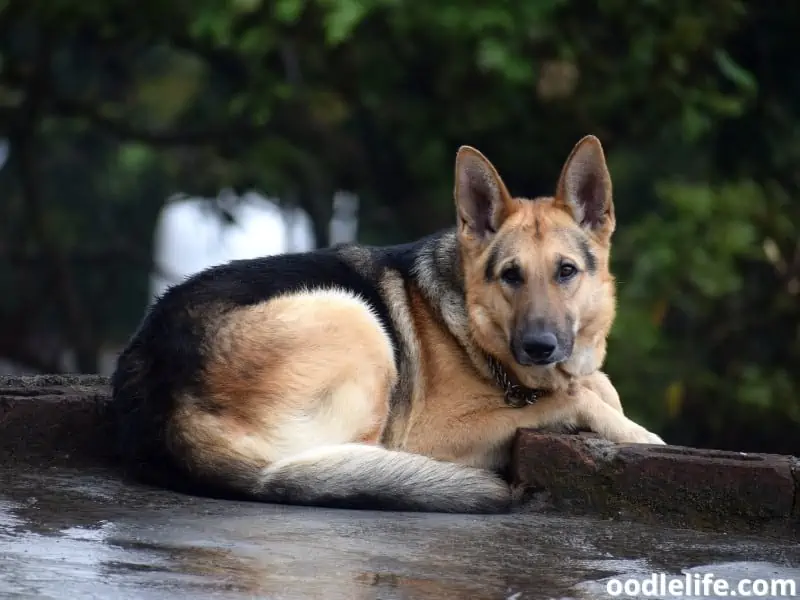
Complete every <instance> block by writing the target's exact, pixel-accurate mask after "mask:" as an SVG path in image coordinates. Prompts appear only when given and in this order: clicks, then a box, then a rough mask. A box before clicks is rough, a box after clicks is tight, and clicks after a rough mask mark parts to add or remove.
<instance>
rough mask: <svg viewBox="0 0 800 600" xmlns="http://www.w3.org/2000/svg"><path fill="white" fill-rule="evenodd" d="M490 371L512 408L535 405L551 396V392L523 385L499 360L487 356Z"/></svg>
mask: <svg viewBox="0 0 800 600" xmlns="http://www.w3.org/2000/svg"><path fill="white" fill-rule="evenodd" d="M487 360H488V363H489V371H491V373H492V378H493V379H494V381H495V383H496V384H497V385H498V386H500V388H501V389H502V390H503V396H504V398H505V401H506V404H507V405H508V406H510V407H512V408H522V407H523V406H526V405H530V404H535V403H536V401H537V400H539V398H542V397H543V396H546V395H547V394H549V393H550V392H549V390H545V389H534V388H529V387H526V386H524V385H522V384H521V383H520V382H519V381H518V380H517V378H516V377H514V376H513V375H512V374H511V373H509V372H508V371H507V370H506V368H505V367H504V366H503V365H502V364H501V363H500V361H499V360H497V359H496V358H494V357H493V356H487Z"/></svg>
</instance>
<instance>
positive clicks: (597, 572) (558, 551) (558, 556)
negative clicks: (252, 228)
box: [0, 466, 800, 600]
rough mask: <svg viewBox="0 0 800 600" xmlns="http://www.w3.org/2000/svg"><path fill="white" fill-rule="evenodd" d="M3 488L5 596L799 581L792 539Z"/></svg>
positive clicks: (35, 480)
mask: <svg viewBox="0 0 800 600" xmlns="http://www.w3.org/2000/svg"><path fill="white" fill-rule="evenodd" d="M0 484H1V485H2V487H1V488H0V597H1V598H58V599H63V598H89V597H93V598H114V599H117V598H137V599H147V600H149V599H156V598H157V599H171V598H176V599H177V598H181V599H182V598H190V597H197V598H232V599H235V598H254V597H255V598H276V599H294V598H320V599H324V600H339V599H342V600H361V599H364V600H367V599H373V598H374V599H377V598H380V599H381V600H390V599H395V598H398V599H400V598H403V599H406V598H409V599H411V598H413V599H444V598H448V599H449V598H454V599H459V598H464V599H474V600H484V599H486V600H488V599H492V600H494V599H498V600H501V599H509V600H525V599H529V598H609V597H610V596H608V594H607V593H606V588H605V581H606V580H607V579H608V578H610V577H620V578H626V577H635V576H640V577H641V576H647V575H649V574H650V573H651V572H654V571H655V572H666V573H670V574H680V573H681V572H682V571H683V570H685V569H691V570H693V571H697V572H700V573H702V572H707V571H710V572H712V573H714V574H715V575H717V576H720V577H726V578H728V579H729V580H731V581H733V580H736V579H738V578H741V577H750V578H755V577H765V578H768V577H784V578H786V577H793V578H795V579H796V580H797V581H798V584H800V546H798V544H793V543H792V542H791V541H786V540H783V541H780V540H770V539H759V538H752V537H734V536H726V535H723V534H709V533H698V532H691V531H681V530H674V529H659V528H653V527H648V526H641V525H636V524H630V523H619V522H612V521H597V520H592V519H588V518H561V517H553V516H539V515H530V514H525V515H503V516H461V515H452V516H449V515H425V514H408V513H405V514H397V513H372V512H351V511H341V510H323V509H309V508H299V507H283V506H273V505H265V504H257V503H243V502H226V501H218V500H209V499H204V498H193V497H188V496H183V495H179V494H174V493H171V492H162V491H159V490H153V489H152V488H146V487H141V486H136V485H131V484H129V483H123V482H121V481H120V480H119V479H117V478H115V477H114V476H113V474H110V473H107V472H104V471H102V470H95V471H87V470H80V471H79V470H71V469H65V468H58V469H37V468H21V467H19V466H17V467H0ZM709 565H710V566H709ZM798 592H800V585H798Z"/></svg>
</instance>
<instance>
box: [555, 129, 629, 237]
mask: <svg viewBox="0 0 800 600" xmlns="http://www.w3.org/2000/svg"><path fill="white" fill-rule="evenodd" d="M556 204H557V205H560V206H562V207H563V208H565V209H566V210H567V212H569V213H570V214H571V215H572V217H573V218H574V219H575V220H576V221H577V222H578V223H579V224H580V225H581V226H582V227H585V228H587V229H589V230H590V231H592V232H593V233H595V234H598V235H600V236H610V235H611V233H613V231H614V226H615V219H614V202H613V200H612V197H611V175H610V174H609V172H608V167H607V166H606V157H605V154H604V153H603V146H602V145H601V144H600V140H598V139H597V138H596V137H595V136H593V135H587V136H586V137H584V138H583V139H582V140H581V141H579V142H578V143H577V144H576V145H575V147H574V148H573V149H572V152H571V153H570V155H569V157H568V158H567V161H566V163H564V168H563V169H562V170H561V177H559V179H558V186H557V187H556Z"/></svg>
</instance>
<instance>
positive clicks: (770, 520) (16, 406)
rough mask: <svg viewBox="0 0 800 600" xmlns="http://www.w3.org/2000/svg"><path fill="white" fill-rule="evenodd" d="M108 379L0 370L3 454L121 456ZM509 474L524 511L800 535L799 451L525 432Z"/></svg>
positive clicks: (60, 459) (88, 460) (52, 459)
mask: <svg viewBox="0 0 800 600" xmlns="http://www.w3.org/2000/svg"><path fill="white" fill-rule="evenodd" d="M109 392H110V387H109V381H108V378H105V377H101V376H95V375H88V376H87V375H39V376H32V377H8V376H0V459H1V460H3V461H4V462H6V463H9V462H18V463H39V464H48V465H54V466H56V465H63V464H74V465H98V464H102V465H109V464H113V449H114V435H113V432H112V428H111V426H110V420H111V419H110V415H109V412H108V410H107V409H108V398H109ZM512 455H513V456H512V469H511V477H512V480H513V482H514V484H515V486H516V488H517V492H518V494H519V495H520V496H521V497H522V498H523V499H524V504H523V507H522V509H521V510H522V511H523V512H534V511H535V512H554V513H561V514H586V515H596V516H601V517H604V518H615V519H623V520H636V521H644V522H653V523H658V524H671V525H675V526H678V527H691V528H694V529H708V530H716V531H724V532H734V531H736V532H752V533H759V534H767V535H779V536H785V535H787V534H788V535H790V536H800V459H798V458H796V457H792V456H781V455H770V454H752V453H741V452H724V451H718V450H704V449H698V448H686V447H680V446H646V445H636V444H631V445H620V444H613V443H611V442H608V441H606V440H602V439H600V438H598V437H597V436H593V435H587V434H581V435H562V434H551V433H543V432H537V431H534V430H521V431H520V432H519V434H518V435H517V438H516V440H515V442H514V445H513V450H512Z"/></svg>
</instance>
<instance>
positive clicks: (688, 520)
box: [512, 430, 800, 536]
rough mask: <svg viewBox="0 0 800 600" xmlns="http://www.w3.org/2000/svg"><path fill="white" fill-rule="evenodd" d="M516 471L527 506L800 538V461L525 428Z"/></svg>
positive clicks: (516, 451) (517, 450) (519, 440)
mask: <svg viewBox="0 0 800 600" xmlns="http://www.w3.org/2000/svg"><path fill="white" fill-rule="evenodd" d="M513 453H514V456H513V469H512V472H513V476H514V479H515V483H516V484H517V485H518V486H519V487H520V488H521V490H522V493H523V494H524V496H525V498H526V500H527V502H526V507H527V509H528V510H537V511H558V512H571V513H592V514H599V515H601V516H604V517H608V518H623V519H634V520H637V521H650V522H653V523H656V522H657V523H660V524H664V523H669V524H673V525H676V526H686V527H691V528H695V529H714V530H720V531H738V532H753V533H767V534H778V535H784V534H788V535H796V536H800V514H799V513H798V501H799V500H800V460H798V459H797V458H794V457H791V456H781V455H775V454H750V453H744V452H725V451H720V450H703V449H698V448H686V447H681V446H649V445H639V444H630V445H620V444H613V443H611V442H608V441H605V440H603V439H600V438H598V437H597V436H594V435H586V434H582V435H571V436H568V435H557V434H548V433H542V432H536V431H532V430H522V431H520V432H519V434H518V436H517V439H516V441H515V445H514V450H513Z"/></svg>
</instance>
